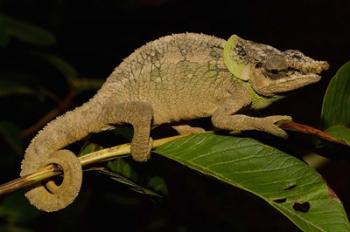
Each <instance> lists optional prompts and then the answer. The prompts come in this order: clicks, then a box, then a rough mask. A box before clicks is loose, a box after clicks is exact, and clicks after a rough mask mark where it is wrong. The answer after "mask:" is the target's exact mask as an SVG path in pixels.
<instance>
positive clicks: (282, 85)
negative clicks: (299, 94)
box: [261, 73, 321, 93]
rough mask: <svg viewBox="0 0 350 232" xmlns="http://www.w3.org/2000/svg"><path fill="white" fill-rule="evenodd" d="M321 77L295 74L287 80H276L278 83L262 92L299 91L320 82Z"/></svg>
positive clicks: (314, 74)
mask: <svg viewBox="0 0 350 232" xmlns="http://www.w3.org/2000/svg"><path fill="white" fill-rule="evenodd" d="M320 79H321V76H320V75H318V74H316V73H310V74H294V75H292V76H289V77H287V78H282V79H280V80H276V82H275V83H274V84H272V85H270V86H269V87H268V89H265V88H262V89H261V91H269V92H272V93H284V92H287V91H291V90H294V89H299V88H301V87H303V86H306V85H310V84H313V83H316V82H318V81H319V80H320Z"/></svg>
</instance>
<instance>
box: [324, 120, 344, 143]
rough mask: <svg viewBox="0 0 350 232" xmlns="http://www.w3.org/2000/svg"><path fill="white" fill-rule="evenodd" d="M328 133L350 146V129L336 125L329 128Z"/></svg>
mask: <svg viewBox="0 0 350 232" xmlns="http://www.w3.org/2000/svg"><path fill="white" fill-rule="evenodd" d="M326 131H327V132H328V133H330V134H331V135H333V136H334V137H335V138H337V139H340V140H343V141H344V142H345V143H347V144H348V145H350V128H347V127H345V126H341V125H336V126H331V127H329V128H328V129H327V130H326Z"/></svg>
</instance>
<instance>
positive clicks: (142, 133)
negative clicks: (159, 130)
mask: <svg viewBox="0 0 350 232" xmlns="http://www.w3.org/2000/svg"><path fill="white" fill-rule="evenodd" d="M104 113H105V116H106V117H107V122H108V123H119V122H122V123H129V124H131V125H132V126H133V128H134V136H133V138H132V141H131V156H132V158H133V159H134V160H136V161H147V159H149V158H150V153H151V148H152V139H151V137H150V132H151V125H152V119H153V108H152V106H151V105H150V104H147V103H144V102H126V103H120V104H117V105H115V108H114V107H111V108H110V109H108V110H107V111H106V112H104Z"/></svg>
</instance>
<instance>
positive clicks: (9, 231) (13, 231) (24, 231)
mask: <svg viewBox="0 0 350 232" xmlns="http://www.w3.org/2000/svg"><path fill="white" fill-rule="evenodd" d="M0 231H1V232H32V231H33V230H32V229H28V228H22V227H18V226H15V225H1V226H0Z"/></svg>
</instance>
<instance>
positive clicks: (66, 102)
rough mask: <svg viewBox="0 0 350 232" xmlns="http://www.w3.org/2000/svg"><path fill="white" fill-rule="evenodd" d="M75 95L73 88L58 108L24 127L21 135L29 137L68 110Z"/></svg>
mask: <svg viewBox="0 0 350 232" xmlns="http://www.w3.org/2000/svg"><path fill="white" fill-rule="evenodd" d="M74 96H75V92H74V91H73V90H72V89H71V90H70V91H69V92H68V94H67V95H66V96H65V98H64V99H63V100H62V101H61V102H59V104H58V105H57V107H56V108H54V109H52V110H51V111H49V112H48V113H47V114H46V115H44V116H43V117H42V118H41V119H40V120H39V121H37V122H36V123H34V124H33V125H31V126H30V127H28V128H26V129H24V130H23V131H22V132H21V135H22V136H23V137H28V136H30V135H32V134H34V133H35V132H37V131H39V130H40V129H41V128H43V127H44V126H45V125H46V124H47V123H48V122H50V121H51V120H52V119H54V118H55V117H57V116H58V115H59V114H61V113H62V112H64V111H66V110H67V108H69V106H70V105H71V104H72V100H73V98H74Z"/></svg>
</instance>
